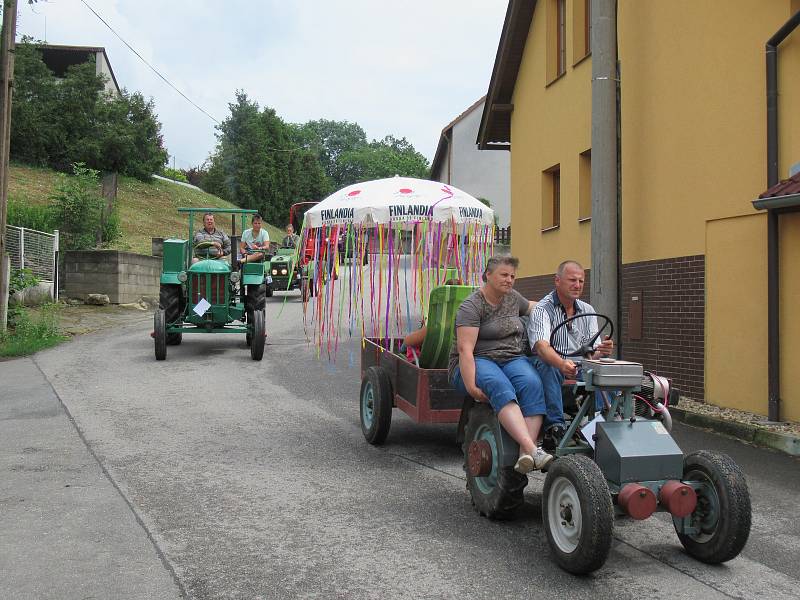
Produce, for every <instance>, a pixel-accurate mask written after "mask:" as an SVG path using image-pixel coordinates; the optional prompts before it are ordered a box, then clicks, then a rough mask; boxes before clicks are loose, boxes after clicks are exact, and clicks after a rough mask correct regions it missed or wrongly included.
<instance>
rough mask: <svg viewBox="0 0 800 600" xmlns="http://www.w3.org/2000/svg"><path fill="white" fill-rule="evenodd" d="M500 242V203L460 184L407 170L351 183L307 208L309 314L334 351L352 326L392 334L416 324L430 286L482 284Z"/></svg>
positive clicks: (319, 337)
mask: <svg viewBox="0 0 800 600" xmlns="http://www.w3.org/2000/svg"><path fill="white" fill-rule="evenodd" d="M493 246H494V211H493V210H492V209H491V208H489V207H488V206H486V205H485V204H483V203H482V202H481V201H479V200H478V199H476V198H474V197H473V196H471V195H469V194H467V193H466V192H464V191H462V190H460V189H458V188H456V187H454V186H451V185H448V184H443V183H439V182H436V181H430V180H424V179H414V178H410V177H391V178H387V179H378V180H374V181H366V182H363V183H356V184H353V185H350V186H347V187H345V188H343V189H341V190H339V191H337V192H335V193H333V194H331V195H330V196H328V197H327V198H325V199H324V200H323V201H321V202H320V203H319V204H317V205H316V206H314V207H312V208H311V209H309V210H308V211H307V212H306V214H305V221H304V224H303V247H304V248H306V249H309V248H310V250H307V251H310V253H311V254H312V255H313V266H314V268H313V269H312V270H311V276H310V280H311V281H310V284H311V290H312V294H311V296H310V309H309V307H308V306H307V307H306V308H307V311H306V315H307V319H306V323H307V325H309V324H310V325H311V327H312V329H313V330H314V340H315V341H316V342H317V344H318V345H319V348H320V350H322V349H323V347H324V348H327V351H328V354H329V356H334V355H335V353H336V348H337V347H338V341H339V337H340V334H342V333H343V332H344V330H345V329H346V331H347V334H348V335H350V336H352V335H354V334H358V335H359V336H362V337H363V336H366V335H369V336H370V337H376V338H380V339H385V340H387V343H388V340H389V339H390V338H391V337H394V336H402V335H404V334H405V333H406V332H407V331H409V330H412V329H415V328H416V327H418V326H419V320H418V319H415V318H414V315H419V314H422V315H424V314H425V312H426V309H427V302H428V296H429V293H430V290H431V288H432V287H434V286H436V285H441V284H442V283H444V282H445V281H447V280H451V279H455V280H457V281H458V282H459V283H462V284H465V285H478V284H479V281H480V274H481V273H482V272H483V266H484V265H485V261H486V258H487V257H488V255H490V254H491V252H492V250H493ZM340 263H341V264H340Z"/></svg>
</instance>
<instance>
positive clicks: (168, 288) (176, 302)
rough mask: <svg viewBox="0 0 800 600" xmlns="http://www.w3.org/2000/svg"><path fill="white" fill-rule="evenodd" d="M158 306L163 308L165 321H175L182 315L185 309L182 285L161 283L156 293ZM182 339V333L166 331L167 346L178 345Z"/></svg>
mask: <svg viewBox="0 0 800 600" xmlns="http://www.w3.org/2000/svg"><path fill="white" fill-rule="evenodd" d="M158 306H159V308H163V309H164V313H165V316H164V318H165V319H166V322H167V323H176V322H179V321H180V320H181V318H182V317H183V312H184V311H185V310H186V298H185V297H184V295H183V287H182V286H180V285H175V284H171V283H170V284H167V283H164V284H161V289H160V290H159V293H158ZM182 341H183V334H182V333H168V334H167V346H178V345H180V343H181V342H182Z"/></svg>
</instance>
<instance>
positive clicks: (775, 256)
mask: <svg viewBox="0 0 800 600" xmlns="http://www.w3.org/2000/svg"><path fill="white" fill-rule="evenodd" d="M798 25H800V11H797V12H796V13H795V14H794V15H793V16H792V17H791V18H790V19H789V20H788V21H786V23H785V24H784V25H783V27H781V28H780V29H779V30H778V31H777V32H776V33H775V35H773V36H772V37H771V38H769V40H768V41H767V46H766V51H767V187H768V188H770V187H772V186H773V185H775V184H776V183H778V180H779V176H778V46H779V45H780V44H781V42H783V40H785V39H786V38H787V37H788V35H789V34H790V33H792V31H794V30H795V29H796V28H797V26H798ZM778 242H779V240H778V213H777V211H775V210H768V211H767V340H768V341H767V363H768V365H767V369H768V379H769V404H768V408H767V411H768V412H767V416H768V418H769V420H770V421H779V420H780V414H781V412H780V408H781V400H780V393H781V344H780V342H781V338H780V328H779V325H780V323H779V309H780V271H779V267H780V264H779V258H780V256H779V250H780V246H779V243H778Z"/></svg>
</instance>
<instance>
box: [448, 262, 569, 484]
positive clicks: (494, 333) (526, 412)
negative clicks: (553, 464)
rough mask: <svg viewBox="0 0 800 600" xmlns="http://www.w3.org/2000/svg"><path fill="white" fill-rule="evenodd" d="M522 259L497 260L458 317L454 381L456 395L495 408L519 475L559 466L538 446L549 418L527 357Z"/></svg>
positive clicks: (451, 366)
mask: <svg viewBox="0 0 800 600" xmlns="http://www.w3.org/2000/svg"><path fill="white" fill-rule="evenodd" d="M518 265H519V259H517V258H515V257H512V256H500V257H492V258H490V259H489V260H488V261H487V263H486V268H485V270H484V272H483V281H484V284H483V286H481V287H480V288H479V289H477V290H475V292H473V293H472V294H471V295H470V296H469V297H468V298H467V299H466V300H464V302H462V303H461V306H460V307H459V309H458V312H457V313H456V320H455V328H456V336H455V337H456V339H455V342H454V343H453V346H452V349H451V351H450V364H449V369H448V371H449V373H448V374H449V379H450V382H451V383H452V385H453V387H455V388H456V390H459V391H461V392H463V393H464V394H468V395H470V396H471V397H472V398H473V399H474V400H475V401H477V402H488V403H489V404H491V406H492V408H493V409H494V412H495V413H496V414H497V418H498V420H499V421H500V424H501V425H502V426H503V428H504V429H505V430H506V431H507V432H508V434H509V435H510V436H511V437H512V438H513V439H514V440H515V441H516V442H517V443H518V444H519V447H520V451H519V459H518V460H517V463H516V464H515V465H514V469H515V470H516V471H517V472H519V473H528V472H530V471H532V470H534V469H542V468H543V467H546V466H547V465H548V464H549V463H550V461H552V460H553V457H552V455H550V454H548V453H547V452H545V451H544V450H542V449H541V448H538V447H537V446H536V440H537V438H538V437H539V432H540V430H541V427H542V420H543V418H544V415H545V413H546V409H545V403H544V392H543V390H542V381H541V379H540V378H539V374H538V373H537V372H536V369H534V368H533V365H532V364H531V363H530V362H529V361H528V358H527V357H526V356H525V350H526V339H527V338H526V332H525V325H524V324H523V322H522V317H524V316H525V315H527V314H528V313H529V312H530V311H531V308H532V307H533V303H532V302H530V301H529V300H526V299H525V297H523V296H522V294H520V293H519V292H517V291H516V290H514V289H513V286H514V279H515V278H516V275H517V267H518Z"/></svg>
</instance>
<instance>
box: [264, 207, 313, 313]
mask: <svg viewBox="0 0 800 600" xmlns="http://www.w3.org/2000/svg"><path fill="white" fill-rule="evenodd" d="M317 204H319V203H318V202H296V203H295V204H292V207H291V208H290V209H289V223H291V224H292V227H293V228H294V230H295V231H302V230H303V215H305V213H306V211H307V210H308V209H309V208H311V207H312V206H315V205H317ZM313 242H314V241H313V239H310V238H307V239H305V243H302V241H301V243H302V246H301V247H300V248H297V247H295V246H283V245H281V246H279V247H278V250H277V251H276V253H275V255H274V256H273V257H272V258H271V259H270V262H269V264H268V265H267V269H268V271H267V273H268V274H269V275H270V276H271V277H272V287H273V289H274V290H275V291H276V292H288V291H291V290H296V289H299V290H300V292H301V295H302V297H303V300H307V299H308V298H309V296H311V295H313V286H311V285H310V283H309V279H310V271H311V270H313V268H314V261H313V259H314V250H313V248H314V243H313ZM269 295H270V296H271V295H272V294H269Z"/></svg>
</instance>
